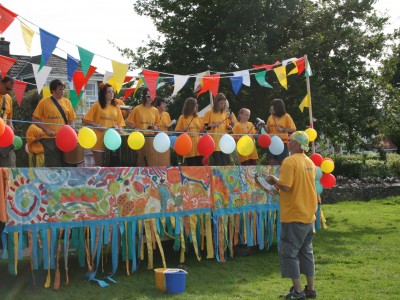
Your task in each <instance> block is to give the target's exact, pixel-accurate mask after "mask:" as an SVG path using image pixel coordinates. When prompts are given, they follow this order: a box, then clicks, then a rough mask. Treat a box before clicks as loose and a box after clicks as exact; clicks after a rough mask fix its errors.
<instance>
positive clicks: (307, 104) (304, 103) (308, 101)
mask: <svg viewBox="0 0 400 300" xmlns="http://www.w3.org/2000/svg"><path fill="white" fill-rule="evenodd" d="M310 104H311V95H310V93H307V95H306V96H305V97H304V99H303V101H301V103H300V105H299V108H300V110H301V112H303V111H304V107H310Z"/></svg>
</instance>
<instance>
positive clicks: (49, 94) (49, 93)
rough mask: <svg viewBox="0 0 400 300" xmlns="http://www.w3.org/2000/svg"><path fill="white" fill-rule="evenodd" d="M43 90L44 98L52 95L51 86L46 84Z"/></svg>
mask: <svg viewBox="0 0 400 300" xmlns="http://www.w3.org/2000/svg"><path fill="white" fill-rule="evenodd" d="M42 92H43V98H48V97H51V92H50V88H49V87H48V86H44V87H43V88H42Z"/></svg>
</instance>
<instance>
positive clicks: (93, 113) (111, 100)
mask: <svg viewBox="0 0 400 300" xmlns="http://www.w3.org/2000/svg"><path fill="white" fill-rule="evenodd" d="M115 100H116V99H115V97H114V89H113V87H112V86H111V85H110V84H108V83H106V84H103V83H101V84H100V89H99V99H98V101H97V102H96V103H94V104H93V105H92V107H90V109H89V111H88V112H87V113H86V115H85V116H84V117H83V119H82V121H83V124H85V125H89V126H93V127H94V128H93V131H94V132H95V133H96V136H97V142H96V145H95V146H94V147H93V148H92V151H93V156H94V163H95V165H96V166H99V167H104V166H108V165H109V162H107V161H106V155H105V154H106V147H105V145H104V134H105V132H106V130H107V129H108V128H117V129H119V128H122V127H125V122H124V118H123V116H122V112H121V109H120V108H119V106H118V105H117V103H116V101H115Z"/></svg>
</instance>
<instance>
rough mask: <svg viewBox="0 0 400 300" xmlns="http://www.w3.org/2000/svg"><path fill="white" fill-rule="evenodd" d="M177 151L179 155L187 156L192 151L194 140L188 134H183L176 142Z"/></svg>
mask: <svg viewBox="0 0 400 300" xmlns="http://www.w3.org/2000/svg"><path fill="white" fill-rule="evenodd" d="M174 148H175V151H176V153H177V154H178V155H181V156H183V155H186V154H188V153H189V152H190V151H191V150H192V140H191V139H190V136H189V135H188V134H187V133H182V134H181V135H180V136H178V138H177V139H176V141H175V144H174Z"/></svg>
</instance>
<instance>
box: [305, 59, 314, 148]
mask: <svg viewBox="0 0 400 300" xmlns="http://www.w3.org/2000/svg"><path fill="white" fill-rule="evenodd" d="M304 64H305V70H304V73H305V72H306V71H307V54H306V55H304ZM306 85H307V95H308V96H309V101H310V103H309V105H310V106H309V107H308V115H309V118H310V128H314V121H313V114H312V101H311V88H310V77H309V76H306ZM311 149H312V153H313V154H314V153H315V142H314V141H312V142H311Z"/></svg>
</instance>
